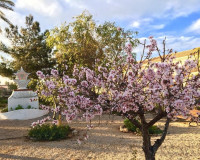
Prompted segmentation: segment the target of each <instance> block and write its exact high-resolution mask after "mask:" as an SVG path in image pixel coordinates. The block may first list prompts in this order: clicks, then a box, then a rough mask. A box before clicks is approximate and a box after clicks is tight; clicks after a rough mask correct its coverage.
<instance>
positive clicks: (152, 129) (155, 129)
mask: <svg viewBox="0 0 200 160" xmlns="http://www.w3.org/2000/svg"><path fill="white" fill-rule="evenodd" d="M162 132H163V131H162V130H161V129H160V128H158V127H157V126H151V127H150V128H149V134H161V133H162Z"/></svg>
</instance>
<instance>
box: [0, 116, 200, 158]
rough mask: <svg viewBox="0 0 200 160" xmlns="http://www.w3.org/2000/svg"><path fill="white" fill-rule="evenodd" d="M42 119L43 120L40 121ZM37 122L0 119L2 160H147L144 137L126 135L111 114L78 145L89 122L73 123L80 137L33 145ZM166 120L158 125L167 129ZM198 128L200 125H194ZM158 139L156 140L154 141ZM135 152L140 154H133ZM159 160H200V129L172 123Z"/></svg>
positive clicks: (118, 118) (118, 119) (93, 122)
mask: <svg viewBox="0 0 200 160" xmlns="http://www.w3.org/2000/svg"><path fill="white" fill-rule="evenodd" d="M40 119H41V118H40ZM33 121H36V119H34V120H25V121H21V120H12V121H11V120H0V159H24V160H42V159H48V160H49V159H57V160H89V159H90V160H130V159H131V158H133V157H134V156H136V157H137V158H136V159H137V160H144V154H143V151H142V149H141V146H142V139H141V136H138V135H134V134H132V133H122V132H120V131H119V126H120V125H122V122H123V119H122V118H121V117H119V116H115V117H114V122H111V119H109V116H108V115H104V116H103V117H102V118H101V124H100V126H98V118H97V119H96V120H93V121H92V124H93V125H94V128H93V129H92V130H90V131H89V136H90V137H89V140H88V141H86V143H83V144H81V145H80V146H79V145H78V144H77V138H80V137H81V135H82V134H83V133H85V130H86V123H85V122H73V123H71V124H70V126H71V127H73V128H75V129H76V130H78V131H79V135H77V136H74V137H72V138H70V139H66V140H62V141H53V142H32V141H30V140H28V139H27V138H26V136H27V131H28V129H29V128H30V124H31V123H32V122H33ZM163 124H164V120H163V121H161V122H159V123H157V124H156V125H158V127H160V128H163ZM193 125H194V126H195V125H196V124H193ZM156 138H158V136H154V137H153V138H152V142H153V141H155V139H156ZM133 152H135V153H136V154H133ZM156 159H157V160H161V159H162V160H169V159H170V160H200V126H196V127H189V126H188V122H172V123H171V124H170V127H169V132H168V134H167V137H166V139H165V141H164V143H163V144H162V146H161V147H160V148H159V150H158V152H157V154H156Z"/></svg>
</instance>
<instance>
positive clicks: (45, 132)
mask: <svg viewBox="0 0 200 160" xmlns="http://www.w3.org/2000/svg"><path fill="white" fill-rule="evenodd" d="M70 132H71V129H70V127H69V126H68V125H67V126H57V125H49V124H43V125H41V126H40V125H37V126H35V127H34V128H31V129H30V130H29V133H28V136H29V137H30V138H31V139H33V140H36V141H54V140H59V139H65V138H67V137H68V135H69V133H70Z"/></svg>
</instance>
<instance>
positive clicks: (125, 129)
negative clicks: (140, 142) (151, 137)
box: [119, 126, 128, 133]
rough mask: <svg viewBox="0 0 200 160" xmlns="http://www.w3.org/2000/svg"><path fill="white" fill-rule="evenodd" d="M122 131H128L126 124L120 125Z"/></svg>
mask: <svg viewBox="0 0 200 160" xmlns="http://www.w3.org/2000/svg"><path fill="white" fill-rule="evenodd" d="M119 130H120V131H121V132H125V133H128V128H126V127H125V126H120V129H119Z"/></svg>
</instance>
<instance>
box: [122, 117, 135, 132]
mask: <svg viewBox="0 0 200 160" xmlns="http://www.w3.org/2000/svg"><path fill="white" fill-rule="evenodd" d="M124 125H125V126H126V128H128V130H129V131H131V132H136V129H137V127H136V126H135V125H134V124H133V123H131V121H130V120H129V119H125V120H124Z"/></svg>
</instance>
